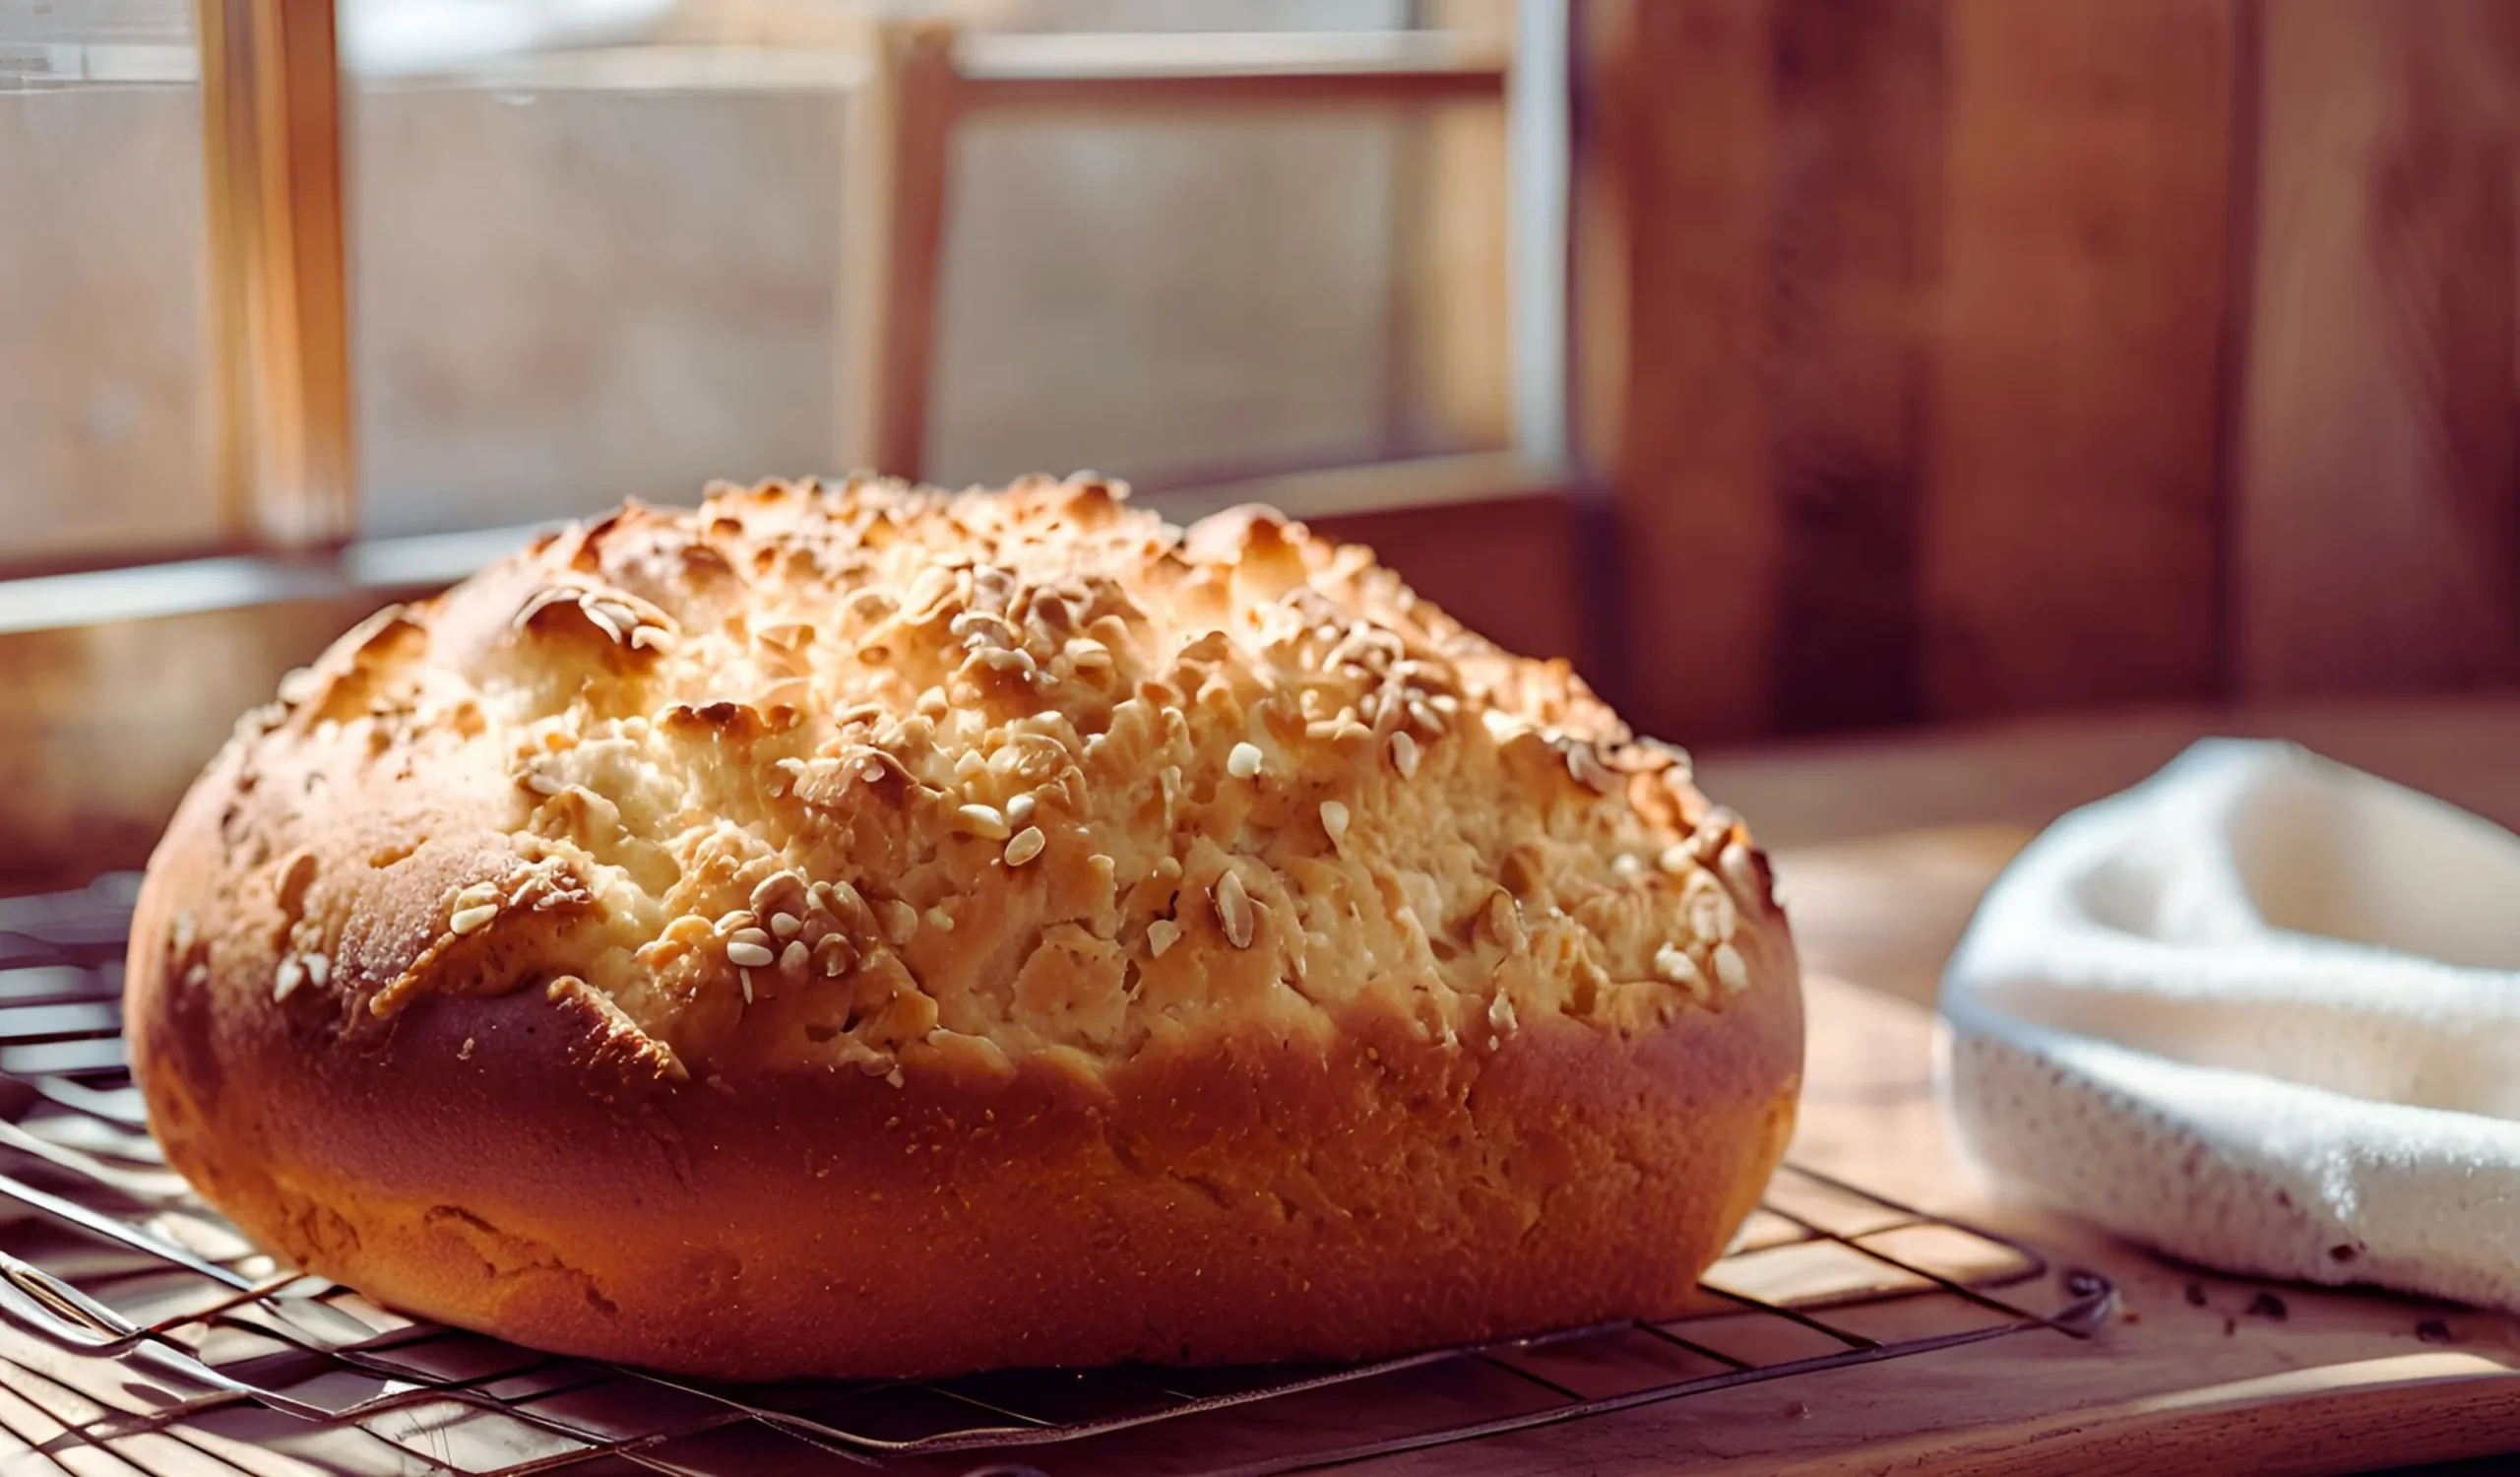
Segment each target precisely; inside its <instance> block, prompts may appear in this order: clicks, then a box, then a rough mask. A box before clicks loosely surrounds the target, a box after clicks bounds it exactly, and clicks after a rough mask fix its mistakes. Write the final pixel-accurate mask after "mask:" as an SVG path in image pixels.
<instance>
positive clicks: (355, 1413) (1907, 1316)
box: [0, 875, 2116, 1477]
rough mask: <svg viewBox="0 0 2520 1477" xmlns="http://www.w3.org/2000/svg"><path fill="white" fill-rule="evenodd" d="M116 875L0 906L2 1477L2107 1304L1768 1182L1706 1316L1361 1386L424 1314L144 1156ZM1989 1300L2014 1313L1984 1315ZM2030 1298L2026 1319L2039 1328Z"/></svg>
mask: <svg viewBox="0 0 2520 1477" xmlns="http://www.w3.org/2000/svg"><path fill="white" fill-rule="evenodd" d="M136 885H137V881H136V878H133V877H130V876H128V875H118V876H112V877H107V878H105V879H103V880H101V881H99V882H98V883H96V884H95V886H92V887H90V888H88V889H87V890H85V891H83V892H76V893H60V894H53V895H48V896H43V897H31V898H13V899H0V1472H5V1473H7V1474H8V1477H18V1474H19V1473H21V1472H27V1473H54V1472H59V1473H65V1474H73V1477H91V1474H115V1477H122V1474H133V1473H139V1474H150V1477H194V1474H201V1477H237V1474H244V1477H300V1474H316V1473H343V1474H356V1477H369V1474H375V1477H387V1474H391V1477H404V1474H414V1477H416V1474H435V1473H467V1474H473V1473H506V1474H525V1473H539V1472H561V1473H566V1474H568V1477H648V1474H655V1473H660V1472H662V1473H672V1474H680V1477H790V1474H793V1477H809V1474H819V1473H826V1472H836V1473H849V1472H861V1473H862V1472H866V1471H870V1470H871V1471H874V1472H879V1473H897V1472H908V1473H919V1474H936V1477H980V1474H987V1477H1064V1474H1069V1473H1104V1472H1115V1471H1129V1472H1143V1473H1165V1474H1172V1473H1218V1472H1230V1473H1253V1474H1256V1473H1264V1472H1283V1471H1292V1470H1296V1469H1300V1468H1306V1467H1315V1466H1324V1465H1330V1464H1334V1463H1338V1462H1343V1461H1350V1460H1355V1459H1359V1458H1362V1457H1366V1456H1376V1455H1384V1454H1388V1453H1392V1452H1398V1451H1407V1450H1411V1449H1415V1448H1418V1447H1424V1446H1433V1445H1442V1444H1445V1443H1451V1442H1461V1441H1472V1440H1477V1439H1479V1438H1481V1437H1483V1436H1490V1435H1494V1434H1497V1433H1500V1432H1505V1431H1513V1430H1519V1429H1523V1428H1526V1427H1530V1426H1537V1425H1544V1424H1547V1423H1551V1422H1556V1421H1565V1420H1573V1419H1576V1418H1578V1417H1582V1416H1587V1415H1594V1414H1599V1413H1601V1412H1604V1411H1609V1410H1617V1409H1621V1408H1624V1407H1627V1406H1632V1405H1642V1404H1647V1403H1650V1402H1653V1401H1658V1400H1670V1399H1678V1398H1683V1397H1686V1396H1688V1395H1692V1394H1697V1393H1700V1392H1702V1391H1706V1390H1712V1389H1721V1388H1725V1387H1728V1386H1731V1385H1736V1384H1742V1383H1747V1382H1749V1381H1765V1380H1784V1379H1794V1380H1796V1381H1802V1386H1801V1387H1803V1388H1806V1389H1807V1390H1809V1391H1810V1394H1809V1396H1808V1398H1810V1399H1818V1400H1825V1399H1826V1398H1827V1396H1826V1390H1827V1382H1826V1381H1825V1380H1815V1379H1814V1378H1813V1377H1819V1376H1824V1375H1825V1374H1826V1372H1828V1371H1830V1370H1836V1369H1843V1368H1846V1367H1848V1366H1851V1365H1858V1364H1867V1363H1871V1362H1874V1361H1877V1360H1884V1359H1897V1358H1902V1357H1905V1356H1909V1355H1914V1354H1919V1353H1922V1352H1925V1351H1927V1350H1932V1349H1942V1348H1949V1347H1952V1346H1954V1345H1958V1344H1965V1343H1974V1342H1977V1341H1980V1340H1983V1339H1990V1338H2001V1337H2008V1336H2017V1335H2026V1336H2043V1335H2045V1336H2052V1335H2057V1334H2061V1335H2065V1336H2069V1337H2086V1336H2088V1335H2089V1334H2090V1333H2091V1332H2092V1331H2093V1330H2095V1329H2096V1328H2098V1327H2099V1326H2100V1325H2101V1324H2102V1323H2103V1322H2105V1321H2106V1320H2107V1319H2108V1317H2109V1316H2110V1313H2111V1311H2112V1309H2113V1307H2114V1305H2115V1297H2116V1294H2115V1291H2114V1289H2112V1288H2111V1287H2110V1285H2109V1284H2108V1282H2106V1281H2105V1280H2103V1279H2102V1278H2100V1277H2098V1276H2096V1275H2093V1274H2091V1273H2087V1272H2077V1271H2064V1272H2054V1271H2051V1269H2050V1268H2049V1266H2048V1264H2047V1261H2046V1259H2045V1258H2044V1257H2042V1256H2041V1255H2040V1254H2039V1253H2038V1252H2035V1251H2033V1250H2031V1249H2030V1248H2029V1247H2026V1246H2023V1245H2021V1244H2020V1243H2018V1242H2014V1241H2010V1240H2007V1239H2005V1238H2003V1237H1999V1236H1994V1235H1990V1234H1988V1233H1986V1232H1983V1231H1977V1230H1972V1229H1970V1228H1968V1227H1965V1226H1960V1225H1957V1224H1954V1223H1952V1222H1950V1221H1946V1220H1941V1219H1937V1218H1935V1217H1933V1216H1929V1215H1925V1214H1923V1213H1922V1212H1920V1211H1917V1210H1914V1209H1911V1208H1909V1207H1908V1206H1905V1205H1901V1204H1899V1203H1897V1202H1895V1201H1893V1200H1890V1199H1887V1198H1885V1197H1883V1196H1881V1195H1877V1194H1873V1193H1870V1192H1868V1191H1866V1190H1863V1189H1861V1188H1858V1187H1856V1186H1853V1185H1849V1184H1847V1183H1845V1182H1843V1181H1840V1180H1836V1179H1832V1178H1830V1177H1829V1176H1826V1175H1821V1174H1817V1173H1814V1172H1812V1171H1809V1170H1805V1169H1798V1168H1796V1167H1793V1166H1788V1167H1787V1168H1786V1169H1785V1170H1783V1171H1781V1172H1780V1173H1779V1174H1778V1176H1777V1178H1776V1180H1775V1182H1774V1183H1773V1184H1772V1185H1771V1186H1770V1187H1769V1190H1768V1194H1767V1197H1766V1201H1765V1203H1764V1204H1763V1205H1762V1206H1761V1208H1760V1209H1759V1210H1758V1211H1757V1212H1756V1213H1754V1214H1753V1215H1752V1217H1751V1219H1750V1222H1749V1224H1748V1225H1747V1226H1745V1227H1743V1229H1742V1233H1741V1236H1740V1238H1739V1240H1738V1241H1737V1242H1736V1244H1735V1245H1734V1247H1733V1251H1732V1252H1731V1253H1730V1254H1729V1255H1728V1256H1726V1258H1725V1259H1724V1260H1723V1261H1722V1262H1720V1263H1718V1264H1717V1266H1716V1267H1715V1268H1714V1269H1713V1270H1711V1271H1710V1272H1709V1273H1708V1274H1707V1276H1706V1278H1705V1281H1704V1285H1703V1286H1702V1288H1701V1289H1700V1293H1699V1297H1698V1300H1697V1303H1696V1305H1695V1306H1693V1307H1691V1308H1689V1309H1687V1310H1684V1311H1683V1312H1682V1313H1681V1315H1680V1316H1677V1317H1674V1318H1670V1319H1668V1320H1663V1321H1657V1322H1618V1323H1608V1324H1603V1325H1600V1326H1597V1327H1591V1328H1578V1329H1573V1330H1569V1331H1566V1332H1563V1333H1557V1334H1552V1335H1549V1336H1546V1337H1542V1338H1530V1339H1520V1340H1513V1341H1509V1342H1503V1343H1496V1344H1489V1345H1485V1346H1482V1347H1478V1348H1462V1349H1446V1350H1438V1351H1432V1352H1428V1353H1423V1354H1415V1355H1411V1356H1408V1357H1406V1358H1401V1359H1388V1360H1382V1361H1379V1362H1375V1363H1370V1364H1361V1365H1342V1366H1335V1367H1312V1368H1288V1367H1276V1368H1269V1369H1235V1370H1221V1369H1197V1370H1180V1369H1153V1368H1143V1367H1121V1368H1115V1369H1106V1370H1092V1371H1081V1372H1080V1371H1044V1372H1025V1373H1014V1374H991V1375H978V1376H972V1377H968V1378H964V1379H957V1380H942V1381H921V1382H899V1381H848V1382H840V1381H821V1382H794V1383H786V1384H775V1385H740V1386H738V1385H723V1384H713V1383H708V1382H703V1381H688V1380H674V1379H665V1378H662V1377H659V1376H655V1375H648V1374H642V1373H639V1372H636V1371H633V1370H628V1369H624V1368H621V1367H618V1366H614V1365H607V1364H601V1363H597V1362H594V1361H589V1360H583V1359H570V1358H559V1357H554V1356H551V1355H547V1354H539V1353H536V1352H534V1351H532V1350H529V1349H522V1348H518V1347H515V1346H514V1345H510V1344H505V1343H500V1342H498V1341H496V1340H494V1339H489V1338H485V1337H482V1336H481V1335H479V1334H474V1333H468V1332H464V1331H462V1330H458V1329H451V1328H446V1327H443V1326H440V1325H437V1324H432V1323H425V1322H417V1321H414V1320H412V1319H410V1318H407V1317H403V1316H399V1315H397V1314H394V1313H392V1312H389V1311H387V1310H385V1309H381V1308H378V1307H377V1306H375V1305H374V1304H371V1303H369V1302H368V1301H366V1300H365V1299H364V1298H361V1297H360V1296H359V1295H358V1294H356V1293H354V1292H351V1291H350V1290H348V1289H347V1288H344V1287H341V1286H338V1285H336V1284H333V1283H330V1282H327V1281H324V1280H323V1279H321V1278H315V1277H308V1276H303V1275H299V1274H297V1273H295V1272H294V1271H292V1270H291V1269H290V1268H288V1267H286V1266H284V1265H282V1264H280V1263H278V1262H276V1261H275V1260H274V1259H273V1258H272V1257H270V1256H268V1255H266V1254H264V1253H263V1252H259V1251H257V1250H256V1249H255V1248H254V1247H252V1246H251V1245H250V1244H248V1243H247V1242H246V1241H245V1240H244V1239H243V1238H242V1237H240V1236H239V1235H238V1234H237V1233H236V1231H235V1230H234V1228H232V1227H231V1226H229V1225H228V1224H227V1223H226V1222H225V1221H223V1220H221V1218H220V1217H219V1215H218V1214H217V1213H216V1212H214V1211H212V1210H210V1209H209V1208H208V1207H207V1206H205V1205H204V1204H202V1202H201V1201H199V1200H198V1199H196V1198H194V1197H193V1195H192V1194H191V1192H190V1191H189V1190H188V1189H187V1188H185V1186H184V1184H183V1182H182V1181H181V1180H180V1179H179V1178H178V1177H176V1176H175V1175H173V1174H172V1173H170V1172H169V1171H168V1170H167V1169H166V1167H165V1164H164V1161H163V1160H162V1159H160V1158H159V1157H158V1151H157V1147H156V1145H155V1144H154V1143H153V1142H152V1141H151V1140H150V1137H149V1133H148V1127H147V1124H146V1122H145V1121H144V1118H143V1115H142V1112H141V1105H140V1100H139V1096H138V1094H137V1093H136V1092H135V1091H134V1090H133V1089H132V1086H131V1079H130V1075H129V1073H128V1072H127V1071H126V1070H125V1068H124V1060H123V1051H122V1039H121V1005H120V996H121V985H122V953H123V936H124V931H125V928H126V926H127V924H128V922H129V916H130V904H131V895H132V892H133V890H134V888H135V887H136ZM1999 1293H2003V1294H2007V1295H2006V1296H1998V1294H1999ZM2040 1308H2044V1309H2045V1310H2046V1311H2044V1312H2043V1311H2037V1310H2038V1309H2040Z"/></svg>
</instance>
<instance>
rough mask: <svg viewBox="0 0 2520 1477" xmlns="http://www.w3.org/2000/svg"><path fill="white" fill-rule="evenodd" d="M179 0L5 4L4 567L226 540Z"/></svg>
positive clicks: (0, 513) (0, 140)
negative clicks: (217, 483)
mask: <svg viewBox="0 0 2520 1477" xmlns="http://www.w3.org/2000/svg"><path fill="white" fill-rule="evenodd" d="M198 70H199V67H198V60H197V56H196V52H195V48H194V43H193V25H192V8H191V6H190V5H189V4H186V3H184V0H125V3H118V4H107V3H84V4H83V3H78V0H53V3H50V4H39V3H33V0H0V520H5V522H4V523H0V527H5V528H6V529H7V532H6V533H5V534H0V564H35V563H46V562H57V561H61V560H65V559H79V558H95V557H98V556H102V555H110V554H117V553H119V554H126V555H133V556H145V555H149V554H153V553H161V552H165V551H171V550H176V549H182V548H185V547H188V546H201V545H205V544H210V543H213V542H216V541H217V539H218V537H219V530H220V525H221V510H220V508H219V505H218V501H217V499H216V498H215V497H213V496H211V495H209V484H208V480H207V479H206V477H205V476H204V467H205V459H206V457H207V455H208V450H209V437H210V417H211V405H210V402H211V394H210V390H211V384H212V379H211V373H210V360H209V348H208V344H209V340H208V315H209V294H208V280H207V278H206V276H205V273H204V268H203V263H204V251H205V249H206V241H207V236H206V233H205V226H204V223H203V200H204V181H203V161H202V124H201V96H200V89H199V86H198V84H197V82H196V78H197V76H198Z"/></svg>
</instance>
